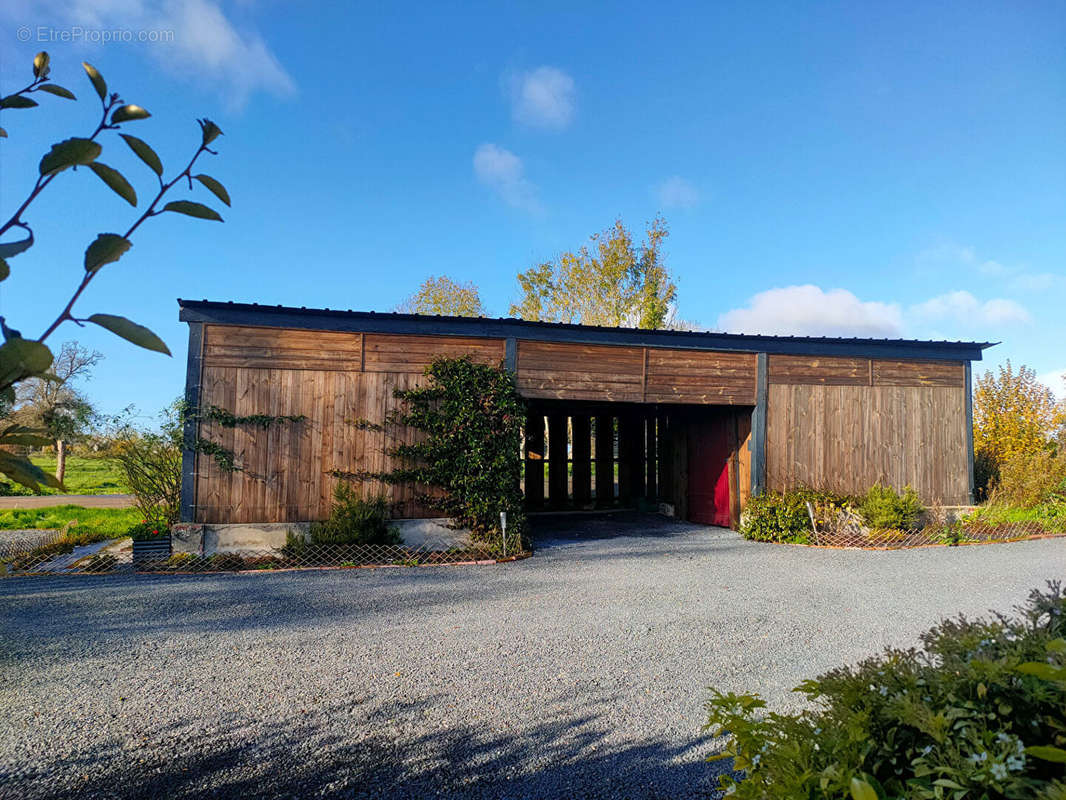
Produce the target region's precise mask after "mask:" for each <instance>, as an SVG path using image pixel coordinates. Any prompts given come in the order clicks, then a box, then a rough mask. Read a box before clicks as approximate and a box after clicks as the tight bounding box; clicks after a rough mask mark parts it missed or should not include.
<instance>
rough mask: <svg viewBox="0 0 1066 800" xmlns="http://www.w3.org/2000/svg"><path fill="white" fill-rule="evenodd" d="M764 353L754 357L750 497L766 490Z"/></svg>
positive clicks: (765, 381)
mask: <svg viewBox="0 0 1066 800" xmlns="http://www.w3.org/2000/svg"><path fill="white" fill-rule="evenodd" d="M768 375H769V369H768V368H767V355H766V353H757V354H756V355H755V410H754V411H753V412H752V415H751V444H750V449H751V496H752V497H758V496H759V495H760V494H762V493H763V490H764V489H765V488H766V411H767V408H766V406H767V399H768V397H769V387H768V386H767V378H768Z"/></svg>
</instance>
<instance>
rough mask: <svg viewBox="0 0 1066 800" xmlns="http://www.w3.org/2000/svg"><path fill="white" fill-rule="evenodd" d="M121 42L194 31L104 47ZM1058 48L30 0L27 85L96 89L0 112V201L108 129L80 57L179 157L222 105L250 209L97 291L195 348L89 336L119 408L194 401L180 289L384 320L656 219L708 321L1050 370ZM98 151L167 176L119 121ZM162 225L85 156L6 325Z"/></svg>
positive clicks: (45, 215)
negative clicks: (615, 228)
mask: <svg viewBox="0 0 1066 800" xmlns="http://www.w3.org/2000/svg"><path fill="white" fill-rule="evenodd" d="M386 5H391V7H390V8H385V7H383V6H386ZM115 30H126V31H130V32H131V34H130V35H131V36H132V37H133V38H134V39H136V38H138V37H139V36H140V32H141V31H147V32H149V33H148V34H147V37H148V38H155V39H158V38H160V35H159V34H155V33H153V32H156V31H163V32H172V33H163V34H162V37H163V38H169V39H170V41H169V42H160V41H149V42H138V41H126V42H123V41H101V40H102V39H103V38H105V36H106V35H111V36H112V38H114V34H112V33H106V34H105V33H104V32H113V31H115ZM27 32H28V35H29V37H30V39H31V41H28V42H22V41H20V38H25V37H26V36H27ZM64 37H66V38H68V39H69V38H73V39H74V40H75V41H63V38H64ZM42 39H43V41H42ZM1064 41H1066V7H1064V6H1063V5H1062V4H1061V3H1047V4H1038V3H1005V2H1004V3H998V4H984V3H965V4H963V3H955V4H898V3H883V4H876V3H862V4H856V3H850V4H843V3H842V4H817V5H816V6H811V5H808V4H794V3H781V4H767V3H763V4H751V3H737V4H724V3H723V4H691V5H668V4H660V5H656V6H654V7H653V6H649V5H648V4H647V3H641V4H639V5H638V4H635V3H634V4H614V5H611V6H609V7H608V6H600V5H598V4H597V5H595V6H592V5H590V6H588V7H587V8H578V7H577V4H573V3H559V4H553V3H544V2H538V3H527V4H500V3H486V4H483V5H474V4H461V5H460V4H456V5H449V6H445V5H444V4H425V5H411V4H402V5H401V4H364V5H363V7H361V8H360V7H358V6H355V5H350V4H346V3H336V4H321V5H318V6H309V5H308V4H298V3H286V2H280V0H261V1H258V2H256V1H255V0H243V2H237V3H221V4H220V3H218V2H217V1H216V0H167V1H166V2H159V1H158V0H102V1H101V2H89V1H88V0H83V2H78V3H60V2H51V0H36V1H35V2H32V3H31V2H28V0H16V1H15V2H14V3H13V4H12V3H10V2H9V3H5V4H4V8H3V10H2V11H0V90H2V91H3V92H4V93H7V92H10V91H13V90H15V89H18V88H21V87H22V86H23V85H24V84H25V83H27V82H28V80H29V78H30V77H31V76H30V67H29V64H30V61H31V59H32V56H33V53H34V52H36V50H38V49H47V50H49V52H50V53H51V55H52V63H53V78H54V79H55V80H56V81H57V82H58V83H61V84H63V85H66V86H67V87H68V88H70V89H72V90H74V91H75V92H76V93H77V94H78V96H79V101H78V102H77V103H71V102H69V101H64V100H61V99H59V98H53V97H44V96H39V97H41V99H42V100H43V102H42V105H43V106H44V108H42V109H32V110H28V111H21V110H20V111H5V112H3V114H2V119H0V124H2V125H3V127H5V128H7V129H8V132H9V134H10V138H9V139H6V140H3V141H2V142H0V148H2V149H0V209H2V210H3V211H4V212H6V213H7V214H9V213H10V211H11V210H12V209H13V207H14V206H15V204H17V203H18V202H20V201H21V199H22V198H23V197H24V196H25V193H26V192H27V190H28V188H29V187H30V186H31V185H32V181H33V180H34V178H35V175H36V165H37V162H38V160H39V158H40V156H41V155H42V154H43V152H45V150H47V145H49V144H51V143H52V142H54V141H58V140H59V139H61V138H65V137H66V136H69V135H73V134H75V133H80V132H83V131H84V132H88V130H91V128H92V127H93V125H94V124H95V121H96V117H97V114H98V111H97V108H98V106H97V105H96V104H95V98H94V96H93V94H92V90H91V88H90V86H89V84H88V81H87V80H86V78H85V76H84V74H83V73H82V72H81V67H80V62H81V61H82V60H89V61H91V62H92V63H94V64H95V65H96V66H97V67H98V68H99V69H100V71H101V72H102V73H103V74H104V76H105V78H107V79H108V81H109V83H110V84H111V87H112V88H113V89H115V90H117V91H120V92H121V93H122V95H123V97H124V99H125V100H127V101H129V102H135V103H139V104H141V105H144V106H145V107H147V108H148V109H149V110H150V111H151V112H152V114H153V116H152V118H151V119H149V120H146V121H143V122H136V123H131V124H129V125H128V126H127V130H128V131H129V132H131V133H134V134H135V135H138V136H141V137H143V138H145V139H147V140H148V141H149V142H151V143H152V144H153V145H154V146H155V147H156V149H157V151H158V152H159V153H160V155H161V157H162V158H163V161H164V164H165V166H167V167H168V170H180V169H181V167H183V166H184V162H185V160H186V159H187V157H188V154H189V153H190V152H191V150H192V148H193V147H194V146H195V144H196V142H197V141H198V136H199V132H198V128H197V125H196V122H195V118H196V117H199V116H205V115H206V116H208V117H210V118H212V119H214V120H215V121H216V122H217V123H218V124H219V125H220V126H221V128H222V129H223V130H224V131H225V136H224V137H223V138H222V139H220V140H219V141H218V143H217V144H218V148H219V150H220V154H219V155H218V156H217V157H211V158H208V159H206V160H205V161H204V162H203V163H202V164H201V168H202V170H203V171H204V172H207V173H209V174H211V175H214V176H215V177H216V178H218V179H219V180H221V181H222V182H223V183H224V184H225V185H226V186H227V187H228V189H229V192H230V194H231V195H232V197H233V208H232V209H226V208H221V207H220V210H221V211H222V214H223V216H224V217H225V220H226V221H225V223H224V224H218V223H212V222H201V221H197V220H193V219H189V218H186V217H181V216H178V215H173V214H171V215H164V216H162V217H158V218H156V219H153V220H151V221H150V222H149V223H148V224H147V225H146V226H144V227H143V228H142V229H141V230H140V231H138V233H137V234H136V237H135V239H134V247H133V249H132V250H131V251H130V253H129V254H127V255H126V257H124V258H123V259H122V261H120V262H119V263H117V264H114V265H110V266H108V267H106V268H105V269H104V270H103V272H102V273H101V274H100V276H99V278H98V280H96V281H95V283H94V284H93V285H92V287H91V288H90V290H89V291H88V292H87V293H86V295H85V297H84V299H83V300H82V301H81V302H80V303H79V306H78V308H79V310H80V313H82V314H83V315H86V316H87V315H88V314H90V313H93V312H105V313H117V314H124V315H127V316H129V317H131V318H133V319H135V320H136V321H139V322H142V323H143V324H146V325H149V326H150V327H152V328H153V329H154V330H155V331H156V332H157V333H159V334H160V335H161V336H162V337H163V338H164V339H165V340H166V341H167V342H168V344H169V345H170V347H171V349H172V350H173V352H174V358H173V359H167V358H165V357H161V356H158V355H156V354H152V353H148V352H145V351H140V350H137V349H135V348H133V347H132V346H127V345H126V344H125V343H123V342H121V341H119V340H117V339H114V338H113V337H110V336H109V335H108V334H105V333H104V332H102V331H90V330H87V329H86V330H82V329H78V328H76V327H74V326H71V325H67V326H65V327H64V328H63V329H61V331H60V335H59V336H58V337H57V339H56V342H57V343H58V342H59V341H62V340H64V339H72V338H76V339H78V340H79V341H82V342H84V343H86V344H88V345H91V346H93V347H95V348H97V349H99V350H101V351H102V352H103V353H104V354H105V356H106V360H105V361H104V362H103V364H102V365H101V366H100V367H99V369H98V370H97V374H96V378H95V379H94V380H93V382H92V384H91V385H90V386H89V387H88V388H89V389H90V390H91V392H92V394H93V395H94V396H95V397H96V398H98V400H99V401H100V403H101V405H102V406H103V407H104V408H105V409H107V410H112V411H114V410H117V409H119V408H121V407H123V406H125V405H127V404H128V403H134V404H136V405H137V406H138V407H139V408H140V409H141V410H142V411H143V412H144V413H146V414H154V413H155V412H156V411H157V410H158V409H159V408H160V407H161V406H163V405H165V404H166V403H167V402H168V401H169V400H170V399H172V398H174V397H175V396H177V395H178V394H180V393H181V391H182V388H183V383H184V361H185V347H186V346H185V342H186V336H187V332H186V330H185V326H184V325H182V324H180V323H178V322H177V306H176V303H175V298H176V297H178V296H187V297H192V298H209V299H215V300H239V301H246V302H259V303H285V304H289V305H297V306H300V305H305V306H309V307H314V306H329V307H333V308H355V309H376V310H389V309H391V308H393V307H394V306H395V305H396V304H397V303H399V302H400V301H401V300H402V299H403V298H404V297H405V296H406V295H407V294H409V293H410V292H412V291H413V290H414V289H415V288H416V287H417V285H418V284H419V282H420V281H421V280H422V279H424V278H425V277H426V276H428V275H430V274H448V275H450V276H451V277H453V278H455V279H457V280H470V281H474V282H475V283H476V284H478V286H479V287H480V288H481V292H482V296H483V298H484V300H485V301H486V303H487V305H488V306H489V308H490V310H491V311H492V312H493V313H496V314H501V315H502V314H506V312H507V309H508V305H509V303H510V302H511V300H513V299H514V298H515V285H516V284H515V277H514V276H515V274H516V273H517V272H518V271H520V270H523V269H526V268H527V267H529V266H530V265H531V264H533V263H535V262H538V261H540V260H543V259H548V258H551V257H553V256H554V255H556V254H557V253H558V252H560V251H561V250H563V249H566V248H572V247H576V246H578V245H580V244H581V243H582V242H583V241H584V240H585V239H586V238H587V237H588V236H589V235H590V234H591V233H593V232H595V231H599V230H602V229H604V228H605V227H607V226H608V225H610V224H611V222H612V221H613V220H614V219H615V218H616V217H621V218H622V219H623V220H624V221H625V222H626V223H627V224H628V225H630V226H631V227H633V228H640V227H641V226H642V225H643V224H644V223H645V222H647V221H648V220H650V219H652V218H653V217H654V216H655V215H656V214H657V213H660V212H661V213H662V214H663V215H664V216H665V217H666V219H667V221H668V223H669V227H670V231H671V235H670V238H669V240H668V247H667V253H668V264H669V265H670V267H671V268H672V270H673V272H674V274H675V276H676V278H677V282H678V285H679V300H680V303H679V305H680V309H679V311H680V314H681V316H682V317H684V318H685V319H690V320H694V321H696V322H698V323H699V324H700V325H702V326H706V327H709V328H718V329H725V330H740V331H746V332H771V333H815V334H832V335H873V336H905V337H922V338H928V337H936V338H952V339H955V338H963V339H971V338H972V339H981V340H993V341H1002V342H1003V344H1002V345H1000V346H999V347H997V348H995V349H993V350H991V351H989V352H988V354H987V360H986V362H985V363H984V364H983V365H978V367H979V368H983V367H984V366H988V365H993V364H995V363H997V362H998V361H1000V360H1002V359H1005V358H1008V357H1009V358H1011V359H1013V360H1014V361H1015V363H1018V362H1024V363H1027V364H1030V365H1032V366H1033V367H1034V368H1035V369H1036V370H1037V371H1038V372H1039V373H1040V374H1041V375H1047V376H1051V375H1054V374H1055V373H1057V372H1062V371H1064V370H1066V352H1064V349H1063V347H1062V344H1061V343H1062V342H1063V340H1064V338H1066V322H1064V320H1063V313H1062V309H1063V307H1064V300H1066V191H1064V189H1063V187H1064V186H1066V147H1064V145H1063V143H1064V141H1066V136H1064V134H1066V49H1064V48H1063V47H1062V43H1063V42H1064ZM87 129H88V130H87ZM101 161H104V162H106V163H109V164H111V165H112V166H114V167H117V168H119V169H120V170H122V171H123V172H124V173H125V174H126V175H127V177H129V178H130V179H131V181H133V183H134V185H135V186H136V187H137V188H138V190H139V192H140V194H141V196H142V197H146V196H149V193H150V191H151V189H152V181H151V180H150V178H152V175H151V173H149V172H148V170H147V168H145V167H144V166H143V165H142V164H140V163H139V162H138V161H137V160H136V159H135V157H134V156H133V155H132V154H131V153H130V152H128V151H127V149H126V148H125V145H124V144H122V143H121V142H120V141H118V140H117V139H116V138H115V137H113V136H111V137H107V138H105V140H104V154H103V155H102V156H101ZM177 196H178V197H185V196H189V193H188V192H187V191H186V190H184V189H183V190H182V192H181V193H179V194H178V195H177ZM191 196H192V198H193V199H197V200H200V201H201V202H208V203H212V204H214V205H215V206H216V207H218V204H217V203H215V202H214V198H213V197H212V196H211V195H209V194H208V193H207V192H206V190H204V189H202V188H198V189H197V190H195V191H194V192H193V193H192V195H191ZM135 214H136V212H135V211H134V210H133V209H131V208H130V207H129V206H127V205H126V204H125V203H124V202H123V201H122V200H121V199H119V198H118V197H117V196H116V195H114V194H113V193H112V192H111V191H110V190H109V189H107V188H106V187H105V186H104V185H103V184H102V183H101V182H100V181H99V180H97V179H96V177H95V176H93V175H92V174H91V173H89V172H87V171H84V170H79V171H78V172H77V173H65V174H64V175H63V176H61V180H57V181H56V182H55V184H54V185H53V186H52V187H50V188H49V190H48V192H47V193H46V194H44V195H43V196H42V198H41V199H40V200H39V201H38V202H37V203H36V204H35V205H34V206H33V208H32V210H31V213H30V214H29V215H28V217H27V219H28V220H29V221H30V222H31V224H33V226H34V230H35V233H36V235H37V238H38V244H37V245H36V246H35V247H34V248H33V249H32V250H30V251H28V252H27V253H25V254H23V255H21V256H19V257H18V258H17V259H14V260H13V262H12V266H13V274H12V277H11V278H10V279H8V280H7V281H5V282H4V283H3V284H0V313H3V314H5V315H6V316H7V317H8V320H9V324H12V325H13V326H14V327H17V328H20V329H21V330H22V331H23V332H24V333H27V334H28V333H34V332H36V333H37V334H39V333H40V331H41V330H43V328H44V327H45V326H46V325H47V323H48V321H50V319H51V318H52V317H53V316H54V315H55V312H56V311H57V310H58V308H59V307H60V306H61V305H62V303H63V302H65V300H66V298H67V297H68V296H69V295H70V293H71V291H72V290H73V288H74V286H75V285H76V282H77V280H78V279H79V278H80V269H81V267H80V264H81V259H82V253H83V251H84V248H85V246H86V245H87V244H88V242H89V241H91V240H92V239H93V238H94V237H95V235H96V234H97V233H99V232H103V231H121V230H124V229H125V227H126V226H128V224H129V223H130V221H132V219H133V218H134V217H135ZM5 216H6V214H5ZM1055 388H1056V389H1058V390H1059V391H1060V393H1061V394H1066V391H1064V389H1066V387H1063V386H1061V385H1059V386H1056V387H1055Z"/></svg>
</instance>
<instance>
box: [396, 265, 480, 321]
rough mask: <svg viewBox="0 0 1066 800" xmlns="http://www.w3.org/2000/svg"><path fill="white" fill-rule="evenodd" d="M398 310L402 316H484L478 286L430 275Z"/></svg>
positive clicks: (443, 276)
mask: <svg viewBox="0 0 1066 800" xmlns="http://www.w3.org/2000/svg"><path fill="white" fill-rule="evenodd" d="M396 310H397V311H400V312H403V313H405V314H445V315H447V316H450V317H483V316H485V306H484V305H483V304H482V302H481V295H480V294H479V293H478V289H477V286H475V285H474V284H473V283H470V282H469V281H468V282H466V283H456V282H455V281H453V280H452V279H451V278H449V277H448V276H447V275H441V276H440V277H437V276H436V275H430V276H429V277H428V278H426V279H425V280H424V281H422V285H421V286H419V287H418V291H417V292H415V293H414V294H413V295H411V296H410V297H408V298H407V299H406V300H404V301H403V302H402V303H400V305H399V306H397V307H396Z"/></svg>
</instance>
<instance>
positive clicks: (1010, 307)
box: [909, 290, 1031, 327]
mask: <svg viewBox="0 0 1066 800" xmlns="http://www.w3.org/2000/svg"><path fill="white" fill-rule="evenodd" d="M909 314H910V315H912V316H913V317H914V318H915V319H916V320H918V321H921V322H936V323H938V324H943V323H945V322H954V323H956V324H962V325H964V326H966V327H972V326H975V325H995V326H999V325H1009V324H1013V323H1023V322H1029V321H1030V320H1031V317H1030V316H1029V312H1028V311H1026V310H1025V308H1024V307H1023V306H1021V305H1020V304H1019V303H1016V302H1015V301H1013V300H1007V299H1005V298H1002V297H997V298H993V299H992V300H987V301H985V302H983V303H982V302H981V301H980V300H978V299H977V298H976V297H974V296H973V295H972V294H970V293H969V292H967V291H965V290H959V291H955V292H948V293H947V294H942V295H938V296H937V297H933V298H930V299H929V300H926V301H925V302H923V303H918V304H916V305H913V306H911V307H910V309H909Z"/></svg>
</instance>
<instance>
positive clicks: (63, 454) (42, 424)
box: [12, 342, 103, 482]
mask: <svg viewBox="0 0 1066 800" xmlns="http://www.w3.org/2000/svg"><path fill="white" fill-rule="evenodd" d="M102 358H103V355H102V354H101V353H98V352H96V351H95V350H90V349H88V348H87V347H82V346H81V345H79V344H78V343H77V342H64V343H63V345H62V346H61V347H60V348H59V355H57V356H56V357H55V360H54V361H53V362H52V366H51V367H49V368H48V371H47V372H45V374H44V375H40V376H33V377H30V378H27V379H26V380H24V381H23V382H22V383H20V384H19V385H18V386H17V387H16V400H15V411H14V413H13V414H12V417H13V419H15V420H16V421H18V422H20V423H22V424H23V425H25V426H27V427H30V428H35V429H38V430H41V431H44V432H45V435H47V436H48V437H49V438H50V439H52V441H53V444H54V445H55V449H56V480H57V481H60V482H62V481H63V476H64V474H65V472H66V467H67V444H68V443H70V442H74V441H76V440H78V439H80V438H81V437H82V436H84V435H85V434H86V433H87V431H88V429H89V427H90V426H91V425H92V423H93V420H94V419H95V418H96V416H97V414H96V409H95V408H93V405H92V403H91V402H90V401H89V398H88V397H86V396H85V395H84V394H83V393H82V392H81V391H80V390H79V389H78V387H77V385H76V384H77V383H78V382H79V381H84V380H87V379H88V378H89V377H91V375H92V370H93V367H95V366H96V365H97V364H98V363H100V359H102Z"/></svg>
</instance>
